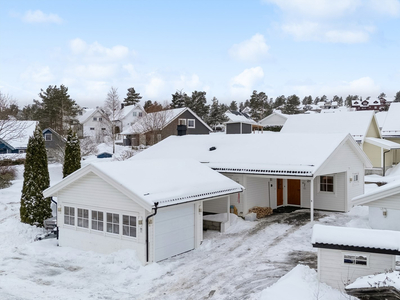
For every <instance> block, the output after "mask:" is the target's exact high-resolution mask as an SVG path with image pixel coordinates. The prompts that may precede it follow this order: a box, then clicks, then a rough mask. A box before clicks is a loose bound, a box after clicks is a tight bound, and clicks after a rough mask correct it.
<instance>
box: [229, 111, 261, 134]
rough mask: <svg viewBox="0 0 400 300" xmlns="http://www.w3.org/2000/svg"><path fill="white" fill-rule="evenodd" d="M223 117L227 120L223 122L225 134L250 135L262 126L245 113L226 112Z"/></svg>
mask: <svg viewBox="0 0 400 300" xmlns="http://www.w3.org/2000/svg"><path fill="white" fill-rule="evenodd" d="M225 117H227V118H228V119H229V120H228V121H227V122H225V131H226V133H227V134H245V133H251V132H252V131H254V130H256V129H262V126H260V124H258V123H257V122H256V121H254V120H253V119H252V118H251V117H250V116H249V115H248V114H247V113H244V112H240V111H235V110H228V111H226V112H225Z"/></svg>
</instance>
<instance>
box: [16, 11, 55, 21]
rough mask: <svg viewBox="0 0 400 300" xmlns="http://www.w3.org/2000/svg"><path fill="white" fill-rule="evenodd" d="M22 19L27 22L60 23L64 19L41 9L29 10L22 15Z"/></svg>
mask: <svg viewBox="0 0 400 300" xmlns="http://www.w3.org/2000/svg"><path fill="white" fill-rule="evenodd" d="M22 20H23V21H24V22H27V23H57V24H60V23H62V22H63V20H62V19H61V18H60V17H59V16H58V15H56V14H45V13H44V12H42V11H41V10H35V11H31V10H28V11H27V12H25V14H24V15H23V16H22Z"/></svg>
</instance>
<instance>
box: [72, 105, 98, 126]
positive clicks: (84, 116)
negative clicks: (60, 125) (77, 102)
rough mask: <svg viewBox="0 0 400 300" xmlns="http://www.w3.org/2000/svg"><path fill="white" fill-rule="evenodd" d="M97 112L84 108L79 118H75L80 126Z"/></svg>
mask: <svg viewBox="0 0 400 300" xmlns="http://www.w3.org/2000/svg"><path fill="white" fill-rule="evenodd" d="M96 110H97V108H85V109H84V112H83V114H82V115H81V116H77V119H78V121H79V123H80V124H83V123H85V121H86V120H87V119H88V118H89V117H90V116H91V115H92V114H93V113H94V112H95V111H96Z"/></svg>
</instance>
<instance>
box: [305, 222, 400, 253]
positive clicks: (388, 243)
mask: <svg viewBox="0 0 400 300" xmlns="http://www.w3.org/2000/svg"><path fill="white" fill-rule="evenodd" d="M311 243H312V244H329V245H338V246H348V247H364V248H373V249H381V250H392V251H400V232H399V231H391V230H377V229H366V228H350V227H337V226H327V225H320V224H316V225H314V226H313V233H312V237H311Z"/></svg>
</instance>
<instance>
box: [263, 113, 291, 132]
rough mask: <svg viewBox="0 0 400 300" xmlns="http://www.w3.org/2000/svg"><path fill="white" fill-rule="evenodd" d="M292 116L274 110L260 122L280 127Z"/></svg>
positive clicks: (268, 125) (267, 125)
mask: <svg viewBox="0 0 400 300" xmlns="http://www.w3.org/2000/svg"><path fill="white" fill-rule="evenodd" d="M289 117H290V115H286V114H282V113H279V112H276V111H274V112H273V113H272V114H270V115H269V116H266V117H265V118H264V119H262V120H261V121H260V122H259V123H260V124H261V125H262V126H263V127H280V128H282V126H283V125H284V124H285V122H286V120H287V119H288V118H289Z"/></svg>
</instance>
